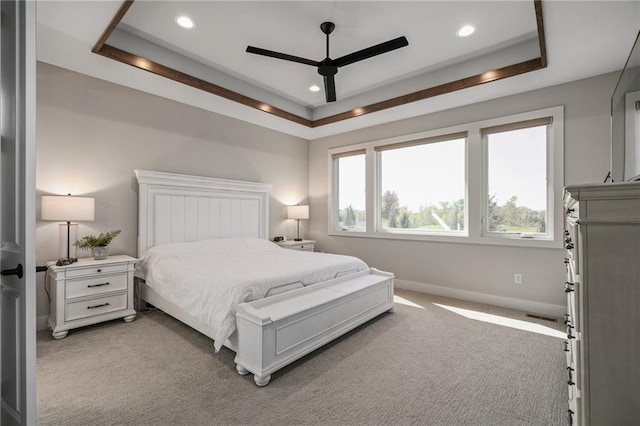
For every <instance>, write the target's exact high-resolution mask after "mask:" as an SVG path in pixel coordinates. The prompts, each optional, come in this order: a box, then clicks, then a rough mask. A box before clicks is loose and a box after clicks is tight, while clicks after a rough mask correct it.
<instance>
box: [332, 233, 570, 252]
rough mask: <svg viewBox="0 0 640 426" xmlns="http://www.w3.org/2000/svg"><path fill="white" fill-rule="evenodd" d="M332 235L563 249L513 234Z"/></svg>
mask: <svg viewBox="0 0 640 426" xmlns="http://www.w3.org/2000/svg"><path fill="white" fill-rule="evenodd" d="M327 234H328V235H330V236H335V237H356V238H375V239H381V240H404V241H424V242H438V243H455V244H480V245H492V246H508V247H526V248H547V249H562V243H561V241H560V240H558V241H555V240H550V239H542V238H520V237H511V236H489V235H485V236H476V237H471V236H468V235H464V234H461V235H433V234H429V235H423V234H405V233H402V234H400V233H387V232H375V233H373V232H366V231H355V230H351V231H341V230H335V229H334V230H330V231H329V232H328V233H327Z"/></svg>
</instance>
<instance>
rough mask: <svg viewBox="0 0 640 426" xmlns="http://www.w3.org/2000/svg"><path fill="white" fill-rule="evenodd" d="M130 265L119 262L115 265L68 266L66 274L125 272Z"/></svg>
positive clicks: (72, 275)
mask: <svg viewBox="0 0 640 426" xmlns="http://www.w3.org/2000/svg"><path fill="white" fill-rule="evenodd" d="M128 267H129V265H128V264H126V263H118V264H115V265H104V266H101V265H93V266H88V267H86V268H67V270H66V272H65V276H66V277H67V278H73V277H81V276H84V275H96V274H108V273H112V272H124V271H126V270H127V269H128Z"/></svg>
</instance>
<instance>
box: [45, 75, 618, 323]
mask: <svg viewBox="0 0 640 426" xmlns="http://www.w3.org/2000/svg"><path fill="white" fill-rule="evenodd" d="M616 79H617V73H614V74H609V75H605V76H600V77H596V78H592V79H587V80H582V81H578V82H572V83H568V84H564V85H560V86H556V87H552V88H547V89H541V90H537V91H534V92H530V93H526V94H521V95H516V96H511V97H507V98H503V99H498V100H493V101H488V102H483V103H480V104H475V105H469V106H466V107H462V108H456V109H453V110H448V111H443V112H439V113H435V114H429V115H425V116H421V117H417V118H413V119H408V120H402V121H398V122H394V123H389V124H386V125H381V126H376V127H371V128H367V129H363V130H359V131H354V132H350V133H346V134H342V135H338V136H333V137H329V138H324V139H319V140H315V141H312V142H311V143H309V142H307V141H305V140H303V139H300V138H296V137H293V136H288V135H285V134H282V133H278V132H275V131H271V130H268V129H265V128H261V127H258V126H253V125H250V124H247V123H244V122H240V121H238V120H234V119H231V118H227V117H223V116H220V115H216V114H213V113H209V112H206V111H203V110H200V109H197V108H193V107H189V106H186V105H183V104H180V103H177V102H174V101H170V100H167V99H164V98H160V97H156V96H152V95H149V94H145V93H142V92H138V91H135V90H132V89H128V88H125V87H122V86H118V85H114V84H111V83H107V82H104V81H101V80H97V79H93V78H91V77H87V76H84V75H80V74H76V73H73V72H70V71H67V70H63V69H61V68H57V67H53V66H50V65H47V64H43V63H39V64H38V111H37V113H38V117H37V123H38V128H37V130H38V137H37V139H38V153H37V154H38V158H37V160H38V168H37V189H38V194H39V195H46V194H66V193H72V194H74V195H88V196H92V197H95V198H96V220H95V221H94V222H86V223H82V224H81V225H80V231H79V235H80V236H83V235H87V234H89V233H98V232H101V231H106V230H112V229H121V230H122V234H121V235H120V236H118V237H117V238H116V239H115V240H114V242H113V243H112V246H111V251H112V253H114V254H115V253H125V254H129V255H132V256H135V254H136V236H137V185H136V182H135V178H134V174H133V170H134V169H149V170H161V171H168V172H175V173H186V174H196V175H204V176H213V177H223V178H230V179H242V180H250V181H259V182H266V183H271V184H273V192H272V197H271V206H270V236H275V235H282V234H284V235H287V236H288V237H292V236H293V235H294V234H295V223H294V222H293V221H287V220H285V217H286V215H285V211H284V210H285V209H284V205H286V204H292V203H296V202H301V201H302V202H304V201H307V200H308V201H309V203H310V205H311V220H309V221H302V225H301V233H302V234H303V236H305V237H310V238H313V239H315V240H317V247H318V248H319V249H320V250H323V251H328V252H335V253H344V254H352V255H356V256H359V257H361V258H362V259H364V260H365V261H366V262H367V263H369V264H370V265H371V266H375V267H377V268H379V269H383V270H388V271H392V272H394V273H395V274H396V277H397V279H398V281H399V282H402V281H406V282H414V283H424V284H431V285H435V286H440V288H443V289H449V290H463V291H470V292H477V293H481V294H488V295H495V296H502V297H508V298H515V299H521V300H526V301H533V302H539V303H544V304H550V305H557V306H560V305H563V304H564V298H563V293H562V291H561V285H562V283H563V281H564V279H563V275H564V266H563V263H562V258H563V257H564V256H563V252H562V250H560V249H539V248H536V249H528V248H518V247H500V246H490V245H475V244H474V245H471V244H460V243H431V242H418V241H400V240H382V239H369V238H354V237H342V236H340V237H337V236H328V235H327V192H328V191H327V190H328V182H327V176H328V172H327V149H328V148H331V147H336V146H342V145H348V144H352V143H358V142H364V141H370V140H377V139H382V138H386V137H393V136H398V135H406V134H411V133H416V132H420V131H425V130H430V129H437V128H441V127H446V126H450V125H455V124H460V123H466V122H472V121H478V120H483V119H488V118H493V117H497V116H503V115H509V114H514V113H519V112H525V111H530V110H535V109H540V108H546V107H550V106H556V105H564V106H565V185H568V184H576V183H590V182H601V181H602V180H603V179H604V176H605V175H606V173H607V172H608V170H609V149H610V147H609V137H610V136H609V109H610V96H611V93H612V91H613V87H614V85H615V82H616ZM307 197H308V198H307ZM38 206H39V202H38ZM36 213H37V215H38V217H39V215H40V212H39V211H38V212H36ZM36 235H37V243H38V247H37V261H38V264H43V263H44V262H46V261H47V260H52V259H56V258H57V256H58V252H57V244H58V229H57V224H55V223H52V222H43V221H38V223H37V233H36ZM80 255H82V256H88V253H86V252H80ZM514 273H521V274H522V275H523V284H521V285H515V284H513V283H512V282H513V274H514ZM47 314H48V304H47V299H46V295H45V294H44V291H43V288H42V276H40V277H39V288H38V315H39V316H40V317H43V316H46V315H47Z"/></svg>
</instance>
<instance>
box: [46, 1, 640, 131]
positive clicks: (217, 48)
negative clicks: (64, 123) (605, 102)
mask: <svg viewBox="0 0 640 426" xmlns="http://www.w3.org/2000/svg"><path fill="white" fill-rule="evenodd" d="M120 4H121V2H120V1H106V2H104V1H64V2H63V1H44V2H38V5H37V6H38V59H39V60H41V61H44V62H48V63H51V64H53V65H57V66H61V67H64V68H68V69H71V70H73V71H77V72H81V73H85V74H88V75H91V76H94V77H98V78H102V79H105V80H109V81H113V82H115V83H118V84H123V85H126V86H129V87H133V88H136V89H139V90H143V91H147V92H150V93H153V94H156V95H159V96H164V97H167V98H170V99H174V100H176V101H180V102H184V103H187V104H191V105H194V106H197V107H200V108H204V109H207V110H210V111H213V112H217V113H220V114H224V115H228V116H231V117H235V118H238V119H241V120H245V121H248V122H252V123H255V124H258V125H260V126H265V127H269V128H271V129H275V130H279V131H282V132H286V133H290V134H293V135H296V136H300V137H303V138H306V139H315V138H319V137H323V136H328V135H333V134H337V133H341V132H344V131H349V130H354V129H358V128H362V127H366V126H370V125H374V124H380V123H384V122H388V121H393V120H398V119H402V118H408V117H412V116H417V115H422V114H426V113H430V112H434V111H439V110H443V109H447V108H452V107H455V106H459V105H463V104H468V103H472V102H478V101H482V100H487V99H491V98H496V97H501V96H507V95H510V94H515V93H521V92H525V91H529V90H534V89H538V88H541V87H546V86H550V85H554V84H560V83H564V82H568V81H573V80H578V79H582V78H586V77H591V76H595V75H599V74H603V73H607V72H611V71H616V70H620V69H621V68H622V67H623V65H624V63H625V60H626V58H627V56H628V53H629V51H630V49H631V46H632V44H633V41H634V40H635V36H636V34H637V32H638V30H639V28H640V2H638V1H624V2H615V1H587V2H580V1H543V2H542V6H543V17H544V29H545V37H546V48H547V59H548V66H547V68H545V69H542V70H538V71H533V72H530V73H527V74H523V75H519V76H515V77H510V78H507V79H504V80H500V81H496V82H492V83H487V84H483V85H481V86H476V87H473V88H470V89H464V90H461V91H458V92H453V93H449V94H445V95H440V96H436V97H432V98H429V99H425V100H421V101H418V102H413V103H410V104H406V105H402V106H399V107H396V108H392V109H388V110H384V111H380V112H376V113H372V114H367V115H364V116H361V117H357V118H351V119H348V120H345V121H341V122H338V123H333V124H329V125H325V126H321V127H316V128H308V127H306V126H302V125H299V124H296V123H293V122H290V121H288V120H285V119H282V118H279V117H275V116H273V115H270V114H267V113H265V112H262V111H258V110H255V109H252V108H249V107H247V106H244V105H241V104H238V103H235V102H233V101H229V100H227V99H224V98H220V97H218V96H215V95H212V94H209V93H206V92H202V91H199V90H197V89H194V88H192V87H189V86H185V85H183V84H181V83H177V82H174V81H171V80H168V79H166V78H163V77H160V76H156V75H152V74H150V73H148V72H146V71H142V70H139V69H136V68H133V67H131V66H128V65H125V64H121V63H118V62H115V61H113V60H110V59H107V58H104V57H102V56H99V55H96V54H93V53H91V48H92V47H93V45H94V44H95V43H96V41H97V40H98V38H99V37H100V35H101V34H102V32H103V31H104V29H105V28H106V27H107V25H108V24H109V22H110V21H111V19H112V17H113V16H114V15H115V13H116V12H117V10H118V8H119V7H120ZM180 14H185V15H188V16H189V17H191V18H192V19H193V20H194V21H195V23H196V27H195V28H194V29H192V30H185V29H183V28H180V27H178V26H177V25H176V24H175V23H174V18H175V17H176V16H177V15H180ZM323 21H332V22H334V23H335V24H336V29H335V31H334V32H333V33H332V34H331V37H330V44H331V45H330V56H331V57H332V58H337V57H340V56H343V55H345V54H348V53H351V52H354V51H357V50H360V49H363V48H366V47H369V46H371V45H374V44H378V43H381V42H384V41H387V40H390V39H393V38H396V37H399V36H401V35H404V36H406V37H407V39H408V40H409V46H407V47H404V48H401V49H398V50H395V51H393V52H389V53H385V54H383V55H380V56H377V57H374V58H370V59H367V60H365V61H361V62H358V63H354V64H351V65H348V66H345V67H342V68H340V69H339V72H338V74H337V75H336V88H337V97H338V101H337V102H335V103H331V104H327V103H326V102H325V101H324V91H322V90H321V91H320V92H317V93H312V92H310V91H309V90H308V87H309V86H310V85H311V84H317V85H318V86H320V87H322V77H321V76H320V75H318V73H317V72H316V69H315V68H314V67H311V66H307V65H302V64H297V63H293V62H289V61H283V60H279V59H274V58H268V57H263V56H259V55H253V54H250V53H246V52H245V49H246V47H247V45H252V46H256V47H261V48H265V49H268V50H274V51H278V52H283V53H287V54H291V55H295V56H301V57H304V58H308V59H311V60H315V61H320V60H322V59H324V57H325V36H324V34H322V32H321V31H320V29H319V24H320V23H321V22H323ZM463 24H473V25H474V26H476V27H477V32H476V33H475V34H474V35H472V36H471V37H468V38H464V39H463V38H459V37H457V36H456V35H455V32H456V31H457V29H458V28H459V27H460V26H461V25H463ZM107 44H110V45H113V46H115V47H118V48H120V49H123V50H126V51H129V52H131V53H134V54H137V55H140V56H144V57H147V58H148V59H151V60H154V61H156V62H159V63H162V64H164V65H167V66H170V67H172V68H175V69H178V70H180V71H183V72H185V73H188V74H191V75H193V76H196V77H198V78H201V79H203V80H206V81H209V82H211V83H214V84H218V85H220V86H222V87H225V88H227V89H230V90H233V91H236V92H238V93H241V94H244V95H246V96H250V97H252V98H254V99H256V100H259V101H261V102H265V103H268V104H270V105H273V106H276V107H278V108H281V109H284V110H286V111H288V112H291V113H294V114H296V115H300V116H303V117H305V118H309V119H318V118H322V117H326V116H330V115H333V114H337V113H340V112H344V111H347V110H350V109H352V108H356V107H359V106H365V105H369V104H371V103H375V102H380V101H383V100H386V99H389V98H392V97H396V96H401V95H404V94H407V93H412V92H415V91H417V90H421V89H426V88H429V87H433V86H436V85H439V84H444V83H448V82H450V81H453V80H456V79H460V78H464V77H469V76H472V75H476V74H479V73H482V72H484V71H488V70H492V69H497V68H500V67H504V66H507V65H511V64H514V63H518V62H522V61H525V60H527V59H532V58H535V57H538V56H540V53H539V50H538V39H537V26H536V22H535V13H534V6H533V1H531V0H519V1H506V2H505V1H500V2H486V1H470V2H458V1H454V2H452V1H447V2H435V1H413V2H398V1H386V2H385V1H374V2H369V1H352V2H343V1H287V2H271V1H260V2H248V1H231V2H223V1H196V2H185V1H143V0H137V1H136V2H135V3H134V4H133V6H132V7H131V9H130V10H129V11H128V12H127V14H126V15H125V17H124V19H123V20H122V22H121V23H120V26H119V27H118V29H117V30H116V31H115V32H114V33H113V35H112V36H111V37H110V38H109V40H108V41H107Z"/></svg>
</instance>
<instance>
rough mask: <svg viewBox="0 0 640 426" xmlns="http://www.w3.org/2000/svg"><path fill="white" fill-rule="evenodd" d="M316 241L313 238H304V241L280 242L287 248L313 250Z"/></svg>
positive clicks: (280, 244)
mask: <svg viewBox="0 0 640 426" xmlns="http://www.w3.org/2000/svg"><path fill="white" fill-rule="evenodd" d="M315 243H316V242H315V241H313V240H302V241H281V242H279V243H276V244H278V245H279V246H280V247H282V248H286V249H289V250H300V251H313V250H314V247H313V246H314V245H315Z"/></svg>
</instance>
